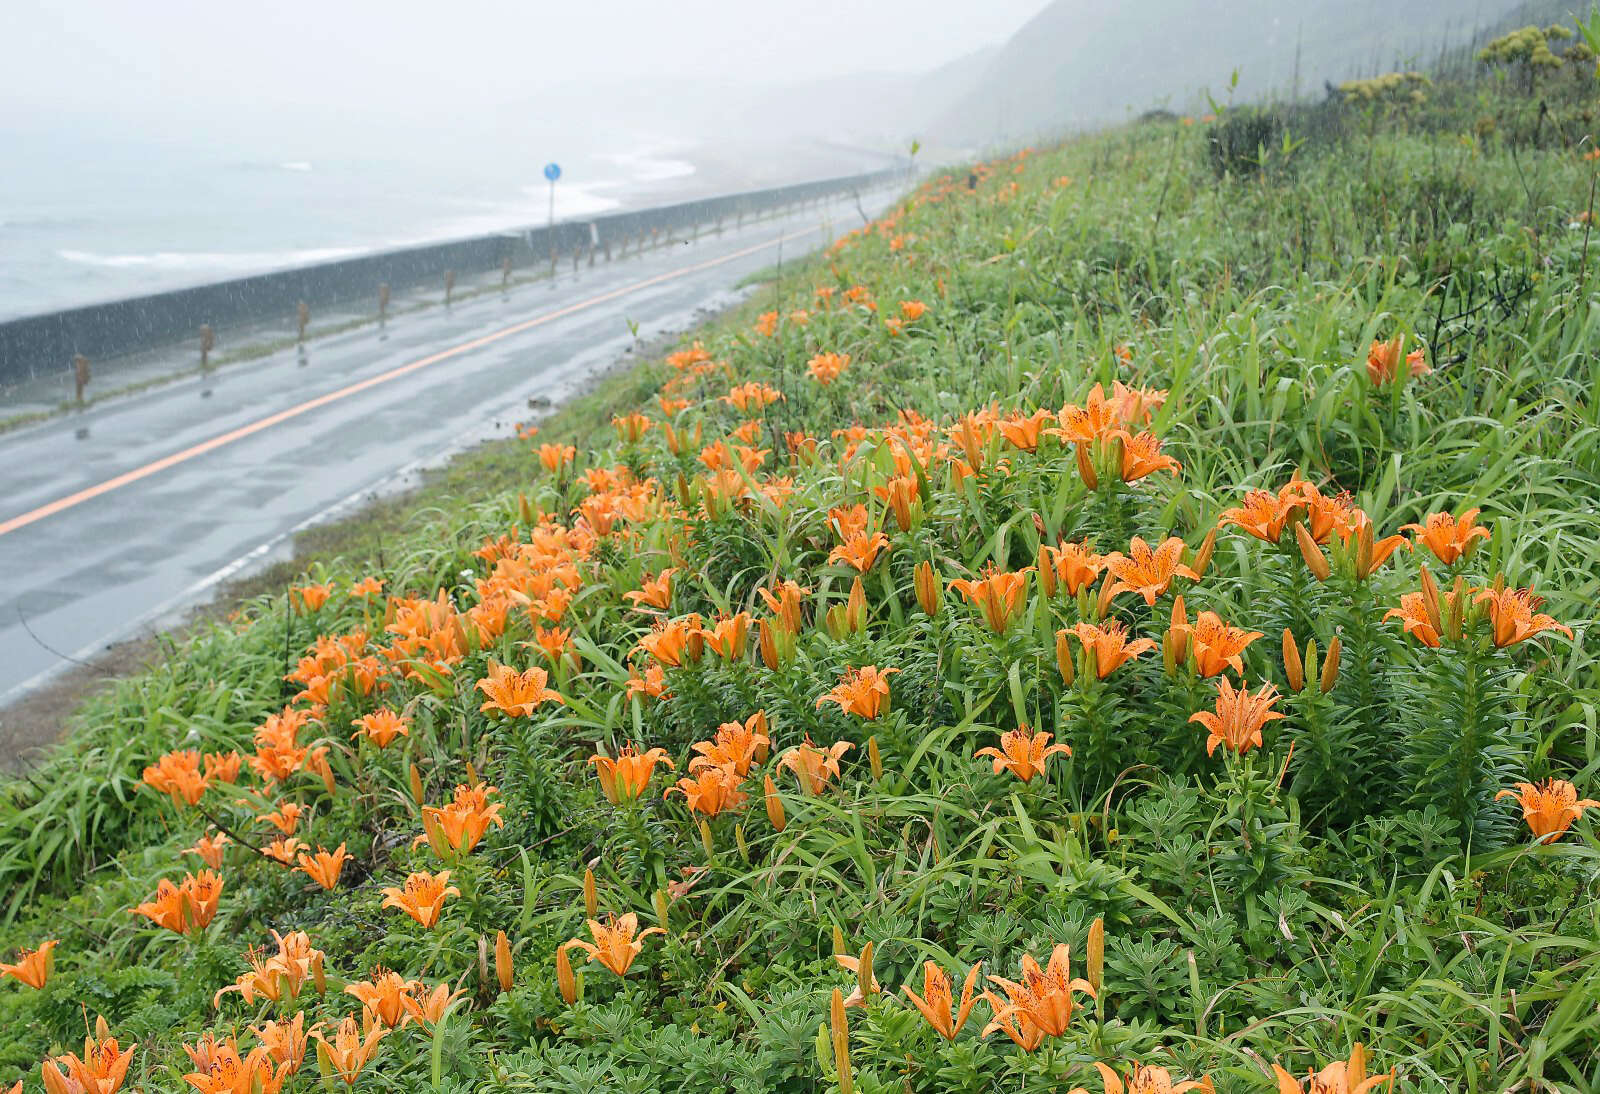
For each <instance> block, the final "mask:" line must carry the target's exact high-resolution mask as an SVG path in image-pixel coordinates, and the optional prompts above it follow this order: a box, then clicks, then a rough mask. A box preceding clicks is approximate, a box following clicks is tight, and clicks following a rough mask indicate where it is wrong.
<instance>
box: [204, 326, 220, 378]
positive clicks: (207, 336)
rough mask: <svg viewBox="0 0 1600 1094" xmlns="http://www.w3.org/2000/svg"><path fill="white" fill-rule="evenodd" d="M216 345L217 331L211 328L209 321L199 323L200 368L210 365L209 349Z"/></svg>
mask: <svg viewBox="0 0 1600 1094" xmlns="http://www.w3.org/2000/svg"><path fill="white" fill-rule="evenodd" d="M216 346H217V332H216V331H214V330H212V329H211V324H210V323H204V324H201V327H200V368H201V369H202V370H205V369H208V368H210V367H211V351H212V350H213V349H215V348H216Z"/></svg>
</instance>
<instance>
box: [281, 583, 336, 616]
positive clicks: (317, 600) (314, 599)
mask: <svg viewBox="0 0 1600 1094" xmlns="http://www.w3.org/2000/svg"><path fill="white" fill-rule="evenodd" d="M289 591H290V592H291V593H293V594H294V598H295V599H296V600H298V601H299V602H300V603H301V604H302V605H303V606H304V607H305V609H306V611H308V612H314V611H318V610H319V609H321V607H322V606H323V605H324V604H326V603H327V602H328V597H329V596H330V595H331V594H332V593H333V586H332V585H298V586H296V587H295V588H293V589H291V590H289Z"/></svg>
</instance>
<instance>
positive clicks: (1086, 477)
mask: <svg viewBox="0 0 1600 1094" xmlns="http://www.w3.org/2000/svg"><path fill="white" fill-rule="evenodd" d="M1077 456H1078V474H1079V475H1081V476H1083V485H1085V486H1087V487H1088V488H1089V489H1090V490H1098V489H1100V477H1099V476H1098V475H1096V474H1095V473H1094V463H1093V462H1092V461H1091V460H1090V459H1089V450H1088V448H1087V447H1086V446H1085V445H1081V444H1080V445H1078V446H1077Z"/></svg>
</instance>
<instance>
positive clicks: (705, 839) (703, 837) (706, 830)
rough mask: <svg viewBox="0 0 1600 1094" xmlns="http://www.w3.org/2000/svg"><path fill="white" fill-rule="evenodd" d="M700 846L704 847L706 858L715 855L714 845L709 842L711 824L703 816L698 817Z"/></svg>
mask: <svg viewBox="0 0 1600 1094" xmlns="http://www.w3.org/2000/svg"><path fill="white" fill-rule="evenodd" d="M700 846H701V847H704V848H705V849H706V858H712V857H713V856H715V855H716V853H717V851H716V847H715V846H714V845H713V844H712V842H711V826H710V825H709V824H707V823H706V819H705V818H704V817H701V818H700Z"/></svg>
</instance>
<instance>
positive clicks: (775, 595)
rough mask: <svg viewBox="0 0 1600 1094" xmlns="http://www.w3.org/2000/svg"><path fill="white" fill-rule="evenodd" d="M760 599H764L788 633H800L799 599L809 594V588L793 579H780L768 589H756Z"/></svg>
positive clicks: (801, 620)
mask: <svg viewBox="0 0 1600 1094" xmlns="http://www.w3.org/2000/svg"><path fill="white" fill-rule="evenodd" d="M756 592H758V593H760V594H761V599H762V600H764V601H766V603H767V608H768V609H769V610H771V612H772V614H773V615H774V616H776V617H777V618H778V619H779V620H780V621H781V622H782V623H783V626H784V628H785V629H786V630H788V632H789V633H790V634H798V633H800V626H801V623H802V622H803V619H802V618H801V615H800V601H801V600H802V599H804V598H805V597H807V596H809V595H811V590H810V589H808V588H806V587H805V586H803V585H800V584H797V583H796V582H793V581H780V582H778V583H777V584H776V585H774V586H773V587H772V589H771V590H770V591H769V590H767V589H757V590H756Z"/></svg>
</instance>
